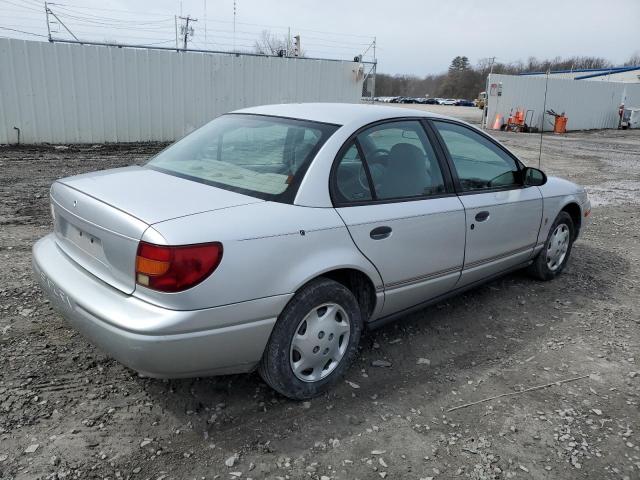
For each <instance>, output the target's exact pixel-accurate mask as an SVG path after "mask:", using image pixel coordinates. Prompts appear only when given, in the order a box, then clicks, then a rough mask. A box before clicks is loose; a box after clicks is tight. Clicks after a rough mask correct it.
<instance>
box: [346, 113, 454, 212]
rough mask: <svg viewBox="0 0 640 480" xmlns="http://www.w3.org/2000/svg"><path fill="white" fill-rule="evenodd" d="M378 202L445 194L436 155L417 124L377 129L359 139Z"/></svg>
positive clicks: (409, 123)
mask: <svg viewBox="0 0 640 480" xmlns="http://www.w3.org/2000/svg"><path fill="white" fill-rule="evenodd" d="M357 138H358V142H359V143H360V146H361V148H362V151H363V152H364V157H365V161H366V165H367V167H368V169H369V172H370V177H371V182H372V183H373V190H374V197H375V199H378V200H390V199H396V198H397V199H402V198H408V197H422V196H428V195H437V194H441V193H445V191H446V189H445V185H444V179H443V177H442V172H441V170H440V165H439V164H438V160H437V158H436V154H435V152H434V150H433V148H432V147H431V143H430V142H429V139H428V137H427V134H426V133H425V131H424V128H423V127H422V124H421V123H420V122H418V121H416V120H407V121H400V122H389V123H384V124H381V125H376V126H375V127H371V128H370V129H368V130H365V131H364V132H362V133H361V134H359V135H358V137H357Z"/></svg>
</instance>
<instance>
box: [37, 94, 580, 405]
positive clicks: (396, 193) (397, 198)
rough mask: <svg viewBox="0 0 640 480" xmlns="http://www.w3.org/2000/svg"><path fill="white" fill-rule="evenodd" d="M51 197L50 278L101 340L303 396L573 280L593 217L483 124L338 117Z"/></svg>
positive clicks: (311, 112) (193, 372) (218, 133)
mask: <svg viewBox="0 0 640 480" xmlns="http://www.w3.org/2000/svg"><path fill="white" fill-rule="evenodd" d="M50 200H51V213H52V216H53V225H54V232H52V233H51V234H49V235H47V236H46V237H44V238H42V239H41V240H39V241H38V242H37V243H36V244H35V246H34V247H33V268H34V271H35V276H36V278H37V279H38V280H39V282H40V285H41V286H42V290H43V291H44V292H45V293H46V294H47V296H48V297H49V299H50V300H51V304H52V305H53V306H55V308H56V309H57V310H58V311H59V312H60V313H61V314H62V315H63V316H64V317H66V318H67V319H68V321H69V322H70V323H71V324H72V325H73V326H74V327H75V328H76V329H77V330H78V331H79V332H81V333H82V334H83V335H84V336H85V337H87V338H88V339H89V340H90V341H91V342H93V343H95V344H96V345H97V346H99V347H100V348H101V349H102V350H104V351H105V352H106V353H108V354H110V355H111V356H113V357H114V358H116V359H117V360H119V361H120V362H122V363H123V364H125V365H128V366H129V367H131V368H133V369H135V370H137V371H139V372H142V373H143V374H145V375H148V376H152V377H162V378H177V377H194V376H205V375H219V374H229V373H241V372H250V371H252V370H254V369H257V370H258V372H259V373H260V375H261V376H262V378H263V379H264V380H265V381H266V383H267V384H269V385H270V386H271V387H273V388H274V389H275V390H277V391H278V392H280V393H282V394H283V395H286V396H287V397H290V398H294V399H306V398H311V397H314V396H316V395H319V394H321V393H322V392H324V391H326V390H327V389H328V388H330V386H331V385H333V384H335V383H336V382H337V381H338V380H339V379H340V378H341V377H342V376H343V374H344V373H345V372H346V370H347V368H348V367H349V364H350V363H351V361H352V360H353V359H354V358H355V357H356V356H357V354H358V343H359V341H360V336H361V333H362V331H363V329H364V328H367V327H369V328H374V327H376V326H380V325H383V324H384V323H386V322H388V321H391V320H393V319H395V318H398V317H401V316H403V315H406V314H407V313H408V312H409V311H411V310H414V309H419V308H422V307H424V306H426V305H429V304H433V303H435V302H438V301H441V300H442V299H443V298H445V296H449V295H452V294H454V293H457V292H461V291H464V290H466V289H469V288H472V287H474V286H476V285H479V284H481V283H482V282H485V281H487V280H489V279H492V278H495V277H496V276H498V275H501V274H504V273H506V272H509V271H513V270H516V269H520V268H523V267H529V268H530V272H531V273H532V274H533V275H534V276H535V277H537V278H539V279H541V280H551V279H553V278H555V277H557V276H558V275H560V274H561V273H562V271H563V269H564V267H565V265H567V262H568V260H569V255H570V254H571V247H572V245H573V242H574V240H575V239H576V238H577V237H578V234H579V232H580V231H581V227H583V226H584V224H585V223H586V220H587V216H588V215H589V212H590V203H589V200H588V198H587V194H586V192H585V190H584V189H583V188H582V187H579V186H578V185H575V184H574V183H571V182H569V181H567V180H562V179H559V178H553V177H549V178H547V176H546V175H545V174H544V173H543V172H542V171H540V170H538V169H536V168H531V167H525V166H524V165H523V164H522V163H521V162H520V160H518V158H517V157H516V156H515V155H514V154H513V153H511V152H510V151H509V150H507V149H506V148H505V147H504V146H503V145H501V144H500V143H499V142H497V141H496V140H494V139H493V138H491V137H490V136H488V135H487V134H486V133H485V132H483V131H482V130H478V129H476V128H474V127H472V126H470V125H468V124H465V123H463V122H460V121H458V120H454V119H449V118H444V117H441V116H437V115H433V114H431V113H428V112H424V111H421V110H410V109H401V108H391V107H386V106H374V105H353V104H331V103H316V104H304V103H302V104H288V105H268V106H261V107H253V108H248V109H244V110H238V111H236V112H233V113H230V114H227V115H223V116H221V117H218V118H216V119H215V120H213V121H211V122H210V123H207V124H206V125H204V126H203V127H201V128H200V129H198V130H196V131H195V132H193V133H191V134H189V135H187V136H186V137H184V138H182V139H181V140H179V141H178V142H176V143H174V144H173V145H171V146H170V147H168V148H167V149H165V150H163V151H162V152H160V153H158V154H157V155H156V156H154V157H153V158H152V159H151V160H150V161H149V162H148V163H147V164H146V165H144V166H131V167H127V168H116V169H112V170H103V171H100V172H94V173H86V174H83V175H77V176H73V177H68V178H63V179H60V180H57V181H56V182H54V184H53V185H52V187H51V191H50ZM521 288H526V286H522V287H521ZM558 289H560V290H561V289H562V287H561V286H556V290H558ZM521 293H522V294H523V295H525V294H526V292H524V291H523V292H521ZM69 341H71V342H73V341H76V340H75V338H71V337H70V339H69ZM353 374H354V375H357V372H353ZM398 385H399V383H398Z"/></svg>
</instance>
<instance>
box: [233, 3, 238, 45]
mask: <svg viewBox="0 0 640 480" xmlns="http://www.w3.org/2000/svg"><path fill="white" fill-rule="evenodd" d="M236 13H237V8H236V0H233V51H234V52H235V51H236Z"/></svg>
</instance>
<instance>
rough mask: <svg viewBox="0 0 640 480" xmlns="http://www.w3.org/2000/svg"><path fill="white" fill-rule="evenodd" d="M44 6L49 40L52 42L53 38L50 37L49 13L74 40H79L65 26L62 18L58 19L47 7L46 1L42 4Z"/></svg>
mask: <svg viewBox="0 0 640 480" xmlns="http://www.w3.org/2000/svg"><path fill="white" fill-rule="evenodd" d="M44 8H45V10H46V12H47V30H49V41H50V42H53V39H52V38H51V30H50V29H49V15H52V16H53V18H55V19H56V20H57V21H58V23H59V24H60V25H62V26H63V27H64V29H65V30H66V31H67V32H68V33H69V35H71V36H72V37H73V38H74V40H75V41H76V42H80V40H78V37H76V36H75V35H74V34H73V32H72V31H71V30H69V28H67V26H66V25H65V24H64V22H63V21H62V20H60V19H59V18H58V16H57V15H56V14H55V13H53V11H52V10H51V9H50V8H49V6H48V5H47V4H46V3H45V4H44Z"/></svg>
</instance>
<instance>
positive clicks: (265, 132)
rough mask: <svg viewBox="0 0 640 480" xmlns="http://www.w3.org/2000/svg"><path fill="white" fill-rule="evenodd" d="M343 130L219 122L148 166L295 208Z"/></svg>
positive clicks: (272, 121) (233, 119) (297, 123)
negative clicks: (310, 173) (323, 151)
mask: <svg viewBox="0 0 640 480" xmlns="http://www.w3.org/2000/svg"><path fill="white" fill-rule="evenodd" d="M337 128H338V127H337V126H336V125H329V124H325V123H317V122H308V121H303V120H293V119H287V118H281V117H269V116H262V115H241V114H228V115H223V116H221V117H218V118H216V119H215V120H213V121H211V122H209V123H207V124H206V125H204V126H203V127H201V128H199V129H198V130H196V131H195V132H193V133H191V134H189V135H187V136H186V137H184V138H183V139H182V140H180V141H178V142H176V143H174V144H173V145H171V146H169V147H168V148H167V149H165V150H163V151H162V152H160V153H159V154H158V155H156V156H155V157H154V158H152V159H151V161H150V162H149V163H148V164H147V165H148V166H149V167H151V168H154V169H156V170H160V171H163V172H165V173H169V174H172V175H177V176H180V177H184V178H188V179H191V180H195V181H198V182H203V183H208V184H211V185H213V186H216V187H220V188H224V189H227V190H233V191H237V192H240V193H244V194H247V195H252V196H255V197H259V198H263V199H266V200H274V201H280V202H288V203H291V202H293V198H294V196H295V193H296V190H297V188H298V186H299V184H300V181H301V180H302V177H303V176H304V173H305V172H306V170H307V167H308V166H309V163H310V162H311V160H312V159H313V157H314V156H315V154H316V153H317V151H318V150H319V149H320V147H321V146H322V144H323V143H324V142H325V141H326V140H327V138H329V136H330V135H331V134H332V133H333V132H335V130H336V129H337Z"/></svg>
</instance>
